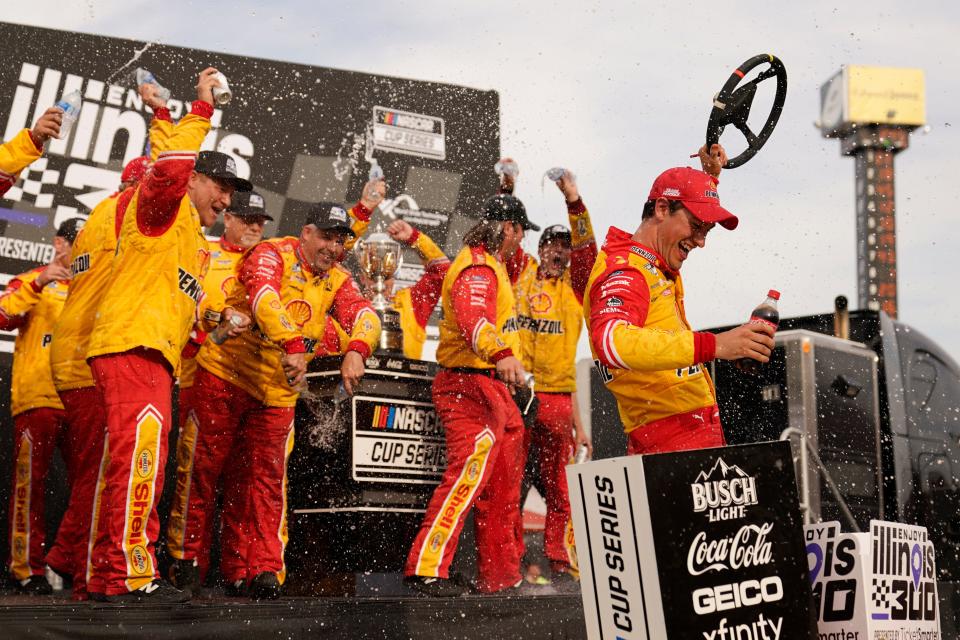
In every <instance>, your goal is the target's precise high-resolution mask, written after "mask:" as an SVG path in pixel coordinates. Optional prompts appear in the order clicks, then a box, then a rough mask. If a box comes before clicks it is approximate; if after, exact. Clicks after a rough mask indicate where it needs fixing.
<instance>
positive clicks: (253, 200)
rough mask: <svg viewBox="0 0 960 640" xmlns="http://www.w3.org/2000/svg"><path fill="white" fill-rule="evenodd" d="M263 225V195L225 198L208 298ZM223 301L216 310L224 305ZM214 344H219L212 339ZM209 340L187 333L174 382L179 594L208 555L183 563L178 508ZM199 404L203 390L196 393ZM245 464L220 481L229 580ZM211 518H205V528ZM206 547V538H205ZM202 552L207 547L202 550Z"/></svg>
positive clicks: (173, 516)
mask: <svg viewBox="0 0 960 640" xmlns="http://www.w3.org/2000/svg"><path fill="white" fill-rule="evenodd" d="M268 220H273V216H271V215H270V214H269V213H268V212H267V209H266V203H265V201H264V199H263V196H262V195H260V194H259V193H257V192H255V191H237V192H235V193H234V194H233V197H232V198H231V199H230V206H229V207H228V208H227V210H226V211H224V212H223V235H222V236H220V239H219V240H217V241H215V242H213V243H212V244H211V245H210V268H209V269H208V270H207V275H206V276H205V277H204V279H203V289H204V292H205V294H206V295H207V296H208V297H211V298H213V297H218V298H220V299H221V300H225V298H226V295H227V292H228V291H230V289H231V287H232V285H233V283H235V282H236V280H237V264H238V263H239V262H240V259H241V258H242V257H243V255H244V254H245V253H246V252H247V251H248V250H249V249H251V248H253V247H254V246H256V245H257V244H258V243H259V242H260V241H261V240H262V239H263V228H264V225H265V224H266V222H267V221H268ZM224 304H225V302H221V303H220V304H219V305H216V304H215V305H213V306H224ZM216 339H220V336H217V337H216ZM207 340H209V336H208V335H207V333H206V332H204V331H203V329H202V328H201V327H200V326H199V325H198V326H195V327H194V329H193V331H191V332H190V340H189V342H187V346H186V347H185V348H184V350H183V364H182V367H181V371H180V379H179V380H178V387H179V395H178V397H177V415H178V418H179V422H180V430H179V434H178V437H177V472H176V489H175V492H174V500H173V506H172V507H171V509H170V518H169V520H168V522H167V549H168V551H169V552H170V555H171V556H172V557H173V558H174V559H175V560H174V563H173V565H172V567H171V575H170V581H171V582H172V583H173V584H174V586H176V587H178V588H182V589H190V590H191V591H192V590H194V589H195V588H196V587H197V586H198V585H199V584H200V583H201V581H202V579H203V577H204V576H205V575H206V573H207V569H208V563H209V556H208V555H207V554H205V553H203V554H199V555H198V556H196V557H195V558H194V559H193V560H191V561H189V562H181V560H183V554H184V550H183V533H184V518H183V514H184V509H185V507H186V504H185V502H186V497H187V494H188V493H189V490H190V471H191V468H192V466H193V452H194V448H195V446H196V440H197V415H196V412H195V410H194V403H195V402H196V400H197V394H196V393H195V387H194V378H195V376H196V372H197V361H196V356H197V352H199V351H200V349H201V348H202V346H203V345H204V344H206V343H207V342H206V341H207ZM199 393H200V396H199V398H200V400H201V401H202V400H203V390H200V391H199ZM244 463H245V461H241V462H240V463H237V464H234V465H231V466H229V467H228V468H227V470H226V474H225V477H224V479H223V509H222V511H221V524H222V532H221V549H222V551H223V553H222V555H221V558H220V565H221V573H222V574H223V575H226V576H230V575H233V574H234V573H236V570H232V567H231V566H230V565H231V563H236V562H237V561H238V560H239V559H238V558H237V557H236V554H234V553H232V552H233V551H234V550H236V549H238V548H240V547H241V546H242V540H241V539H240V536H239V533H240V523H239V522H238V519H239V516H240V499H241V497H242V493H241V485H242V484H243V478H244V474H245V473H246V464H244ZM212 525H213V518H210V519H209V526H212ZM206 540H207V543H208V544H209V541H210V535H209V534H207V535H206ZM205 548H208V547H205Z"/></svg>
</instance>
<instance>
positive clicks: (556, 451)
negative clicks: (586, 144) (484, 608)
mask: <svg viewBox="0 0 960 640" xmlns="http://www.w3.org/2000/svg"><path fill="white" fill-rule="evenodd" d="M567 214H568V217H569V221H570V229H571V233H570V241H571V242H570V244H571V252H570V268H569V269H568V270H565V271H564V272H563V275H561V276H560V277H559V278H547V277H544V276H543V275H542V274H541V273H540V270H539V268H538V265H537V261H536V258H534V257H533V256H531V255H529V254H526V253H521V257H520V259H519V260H517V259H515V260H513V261H511V262H512V264H513V266H514V272H519V275H518V276H517V278H516V280H515V282H516V284H515V285H514V292H515V294H516V297H517V326H518V328H519V335H520V345H521V360H522V362H523V366H524V368H525V369H526V370H527V371H529V372H530V373H532V374H533V376H534V383H535V390H536V394H537V399H538V401H539V403H538V409H537V420H536V423H535V424H534V425H533V426H532V428H530V429H528V430H525V431H524V439H523V454H522V456H523V460H526V459H527V452H528V451H529V448H530V443H531V442H533V443H534V444H535V446H536V448H537V451H538V453H539V462H540V465H539V466H540V474H541V479H542V482H543V487H544V490H545V491H546V495H545V496H543V498H544V500H545V501H546V504H547V517H546V523H545V525H544V532H543V535H544V551H545V554H546V556H547V558H548V559H549V560H550V562H551V565H552V566H553V567H554V569H566V568H568V567H569V565H570V550H569V549H568V545H567V543H566V537H567V536H566V529H567V525H568V523H569V522H570V499H569V497H568V494H567V479H566V471H565V468H566V466H567V464H568V463H569V462H570V459H571V458H572V457H573V446H574V439H573V401H572V394H574V393H576V390H577V382H576V354H577V341H578V340H579V339H580V329H581V327H582V326H583V308H582V303H583V292H584V289H585V288H586V286H587V278H588V277H589V276H590V269H592V268H593V263H594V261H595V260H596V257H597V242H596V239H595V238H594V235H593V225H592V224H591V223H590V214H589V212H588V211H587V208H586V206H585V205H584V204H583V200H582V199H580V198H578V199H577V200H576V201H575V202H570V203H567ZM521 251H522V250H521ZM522 506H523V505H521V507H522ZM518 535H519V536H520V541H521V543H522V540H523V538H522V530H521V531H519V532H518Z"/></svg>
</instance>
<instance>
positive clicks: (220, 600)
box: [0, 594, 585, 640]
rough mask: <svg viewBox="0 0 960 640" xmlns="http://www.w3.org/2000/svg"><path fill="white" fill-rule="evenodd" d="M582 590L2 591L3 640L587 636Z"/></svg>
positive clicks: (476, 639)
mask: <svg viewBox="0 0 960 640" xmlns="http://www.w3.org/2000/svg"><path fill="white" fill-rule="evenodd" d="M584 636H585V628H584V622H583V609H582V606H581V602H580V595H579V594H573V595H537V596H531V595H520V596H512V597H511V596H465V597H461V598H447V599H439V598H426V597H406V598H398V597H380V598H331V597H324V598H283V599H280V600H276V601H273V602H252V601H250V600H240V599H236V600H230V599H227V598H224V597H210V598H206V599H200V600H195V601H193V602H190V603H187V604H183V605H168V606H156V605H127V606H121V605H113V604H100V603H88V602H71V601H69V600H67V599H64V598H56V597H53V598H34V597H27V596H6V597H0V638H4V639H10V640H14V639H16V640H19V639H20V638H71V639H77V638H97V639H99V638H134V637H137V638H151V639H152V638H204V639H211V640H212V639H219V638H223V639H225V640H244V639H247V638H250V639H260V638H285V639H290V640H295V639H297V638H310V639H316V638H350V639H356V640H360V639H371V640H372V639H374V638H376V639H378V640H392V639H394V638H396V639H403V640H408V639H416V638H425V639H430V640H455V639H463V640H502V639H504V638H518V639H522V640H536V639H538V638H550V639H551V640H560V639H566V638H583V637H584Z"/></svg>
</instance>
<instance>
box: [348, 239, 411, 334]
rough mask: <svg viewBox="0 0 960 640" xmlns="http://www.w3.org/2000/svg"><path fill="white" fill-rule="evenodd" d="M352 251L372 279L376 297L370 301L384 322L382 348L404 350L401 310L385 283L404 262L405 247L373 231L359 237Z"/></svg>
mask: <svg viewBox="0 0 960 640" xmlns="http://www.w3.org/2000/svg"><path fill="white" fill-rule="evenodd" d="M353 252H354V254H355V255H356V258H357V264H358V265H359V266H360V270H361V271H362V272H363V275H364V276H366V277H367V278H369V279H370V280H372V281H373V299H372V300H371V301H370V302H371V303H372V305H373V308H374V309H376V311H377V314H378V315H379V316H380V322H381V324H382V325H383V328H382V330H381V331H380V348H381V349H385V350H387V351H396V352H399V353H402V352H403V333H402V332H401V330H400V314H398V313H397V312H396V311H395V310H394V308H393V305H392V304H391V303H390V300H388V299H387V295H386V290H387V286H386V283H387V280H389V279H390V278H392V277H393V275H394V274H395V273H396V272H397V270H398V269H399V268H400V265H402V264H403V248H402V247H401V246H400V243H399V242H396V241H395V240H394V239H393V238H391V237H390V236H388V235H387V234H385V233H374V234H371V235H369V236H367V237H366V238H363V239H361V240H359V241H358V242H357V244H356V246H355V247H354V248H353Z"/></svg>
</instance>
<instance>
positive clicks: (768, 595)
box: [693, 576, 783, 616]
mask: <svg viewBox="0 0 960 640" xmlns="http://www.w3.org/2000/svg"><path fill="white" fill-rule="evenodd" d="M782 599H783V582H781V581H780V578H779V577H777V576H768V577H766V578H764V579H763V580H746V581H744V582H734V583H731V584H721V585H717V586H715V587H704V588H702V589H697V590H696V591H694V592H693V610H694V611H696V612H697V615H701V616H703V615H706V614H708V613H716V612H717V611H728V610H730V609H739V608H740V607H752V606H755V605H758V604H762V603H764V602H778V601H780V600H782Z"/></svg>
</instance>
